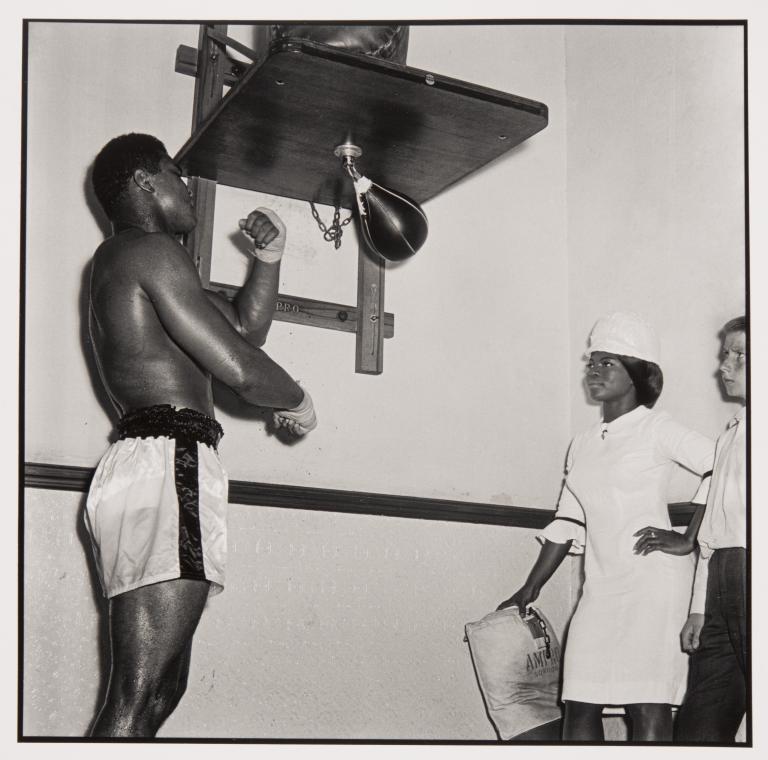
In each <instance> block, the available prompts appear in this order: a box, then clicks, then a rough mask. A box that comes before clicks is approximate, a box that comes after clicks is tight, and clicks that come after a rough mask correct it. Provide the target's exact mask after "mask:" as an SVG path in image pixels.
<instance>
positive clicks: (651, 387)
mask: <svg viewBox="0 0 768 760" xmlns="http://www.w3.org/2000/svg"><path fill="white" fill-rule="evenodd" d="M617 358H618V360H619V361H620V362H621V363H622V365H624V369H625V370H627V374H628V375H629V377H630V379H631V380H632V384H633V385H634V386H635V393H636V394H637V400H638V402H639V403H640V404H642V405H643V406H647V407H648V408H649V409H653V405H654V404H655V403H656V401H657V400H658V398H659V396H661V389H662V388H663V387H664V375H663V374H662V373H661V367H659V365H658V364H654V363H653V362H647V361H645V360H644V359H635V357H634V356H617Z"/></svg>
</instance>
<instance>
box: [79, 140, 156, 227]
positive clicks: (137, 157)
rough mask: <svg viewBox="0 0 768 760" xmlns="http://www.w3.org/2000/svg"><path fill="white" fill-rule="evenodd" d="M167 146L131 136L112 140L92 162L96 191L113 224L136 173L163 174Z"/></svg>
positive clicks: (92, 179) (92, 176) (92, 177)
mask: <svg viewBox="0 0 768 760" xmlns="http://www.w3.org/2000/svg"><path fill="white" fill-rule="evenodd" d="M167 155H168V153H167V152H166V150H165V146H164V145H163V143H161V142H160V140H158V139H157V138H156V137H152V135H143V134H139V133H136V132H131V133H130V134H127V135H120V137H115V138H113V139H112V140H110V141H109V142H108V143H107V144H106V145H105V146H104V147H103V148H102V149H101V150H100V151H99V155H98V156H96V160H95V161H94V162H93V173H92V175H91V181H92V182H93V191H94V193H95V194H96V198H97V199H98V201H99V203H100V204H101V207H102V208H103V209H104V213H105V214H106V215H107V216H108V217H109V219H110V220H114V218H115V212H116V211H117V210H118V209H119V207H120V200H121V198H122V196H123V193H125V191H126V188H127V187H128V182H129V181H130V179H131V177H132V176H133V173H134V172H135V171H136V170H137V169H144V170H145V171H147V172H149V173H150V174H157V173H158V172H159V171H160V161H161V159H162V158H164V157H165V156H167Z"/></svg>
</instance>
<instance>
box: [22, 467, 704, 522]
mask: <svg viewBox="0 0 768 760" xmlns="http://www.w3.org/2000/svg"><path fill="white" fill-rule="evenodd" d="M93 472H94V469H93V468H92V467H76V466H73V465H61V464H42V463H37V462H26V463H25V464H24V487H25V488H41V489H46V490H54V491H76V492H80V493H84V492H86V491H87V490H88V486H89V484H90V482H91V478H92V477H93ZM229 501H230V503H232V504H246V505H253V506H261V507H279V508H284V509H308V510H312V511H315V512H343V513H347V514H359V515H380V516H384V517H406V518H412V519H418V520H442V521H448V522H462V523H476V524H480V525H506V526H509V527H515V528H543V527H544V526H545V525H546V524H547V523H548V522H549V521H550V520H551V519H552V516H553V515H554V509H541V508H539V507H515V506H504V505H499V504H482V503H477V502H471V501H451V500H447V499H425V498H421V497H416V496H397V495H393V494H383V493H367V492H364V491H342V490H336V489H331V488H308V487H305V486H288V485H279V484H273V483H256V482H252V481H248V480H230V481H229ZM694 509H695V507H694V506H693V505H691V504H688V503H677V504H670V505H669V511H670V517H671V519H672V524H673V525H677V526H680V525H687V524H688V522H689V520H690V518H691V515H692V514H693V511H694Z"/></svg>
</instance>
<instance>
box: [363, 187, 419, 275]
mask: <svg viewBox="0 0 768 760" xmlns="http://www.w3.org/2000/svg"><path fill="white" fill-rule="evenodd" d="M355 191H356V197H357V205H358V210H359V211H360V228H361V230H362V233H363V239H364V240H365V243H366V245H367V246H368V247H369V248H370V249H371V250H372V251H373V252H374V253H378V254H379V256H382V257H383V258H385V259H389V260H390V261H402V260H403V259H407V258H408V257H409V256H413V254H414V253H416V251H418V250H419V248H421V246H422V245H424V241H425V240H426V239H427V232H428V231H429V225H428V223H427V217H426V215H425V214H424V212H423V211H422V209H421V206H419V204H418V203H416V201H414V200H411V199H410V198H409V197H408V196H407V195H403V194H402V193H398V192H396V191H395V190H390V189H389V188H387V187H382V186H381V185H378V184H376V183H375V182H372V181H371V180H370V179H368V177H359V178H357V179H356V180H355Z"/></svg>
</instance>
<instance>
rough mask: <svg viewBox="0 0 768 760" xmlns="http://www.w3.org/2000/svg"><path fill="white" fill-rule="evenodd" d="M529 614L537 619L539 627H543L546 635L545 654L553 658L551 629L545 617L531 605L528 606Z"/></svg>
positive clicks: (543, 632)
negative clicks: (549, 629) (548, 628)
mask: <svg viewBox="0 0 768 760" xmlns="http://www.w3.org/2000/svg"><path fill="white" fill-rule="evenodd" d="M528 614H529V615H530V616H531V617H533V618H535V619H536V622H537V623H538V624H539V627H540V628H541V632H542V634H543V636H544V654H545V656H546V658H547V659H548V660H551V659H552V641H551V639H550V636H549V631H548V630H547V623H546V621H545V620H544V618H543V617H542V616H541V615H540V614H539V611H538V610H537V609H536V608H535V607H533V606H531V607H528Z"/></svg>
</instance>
